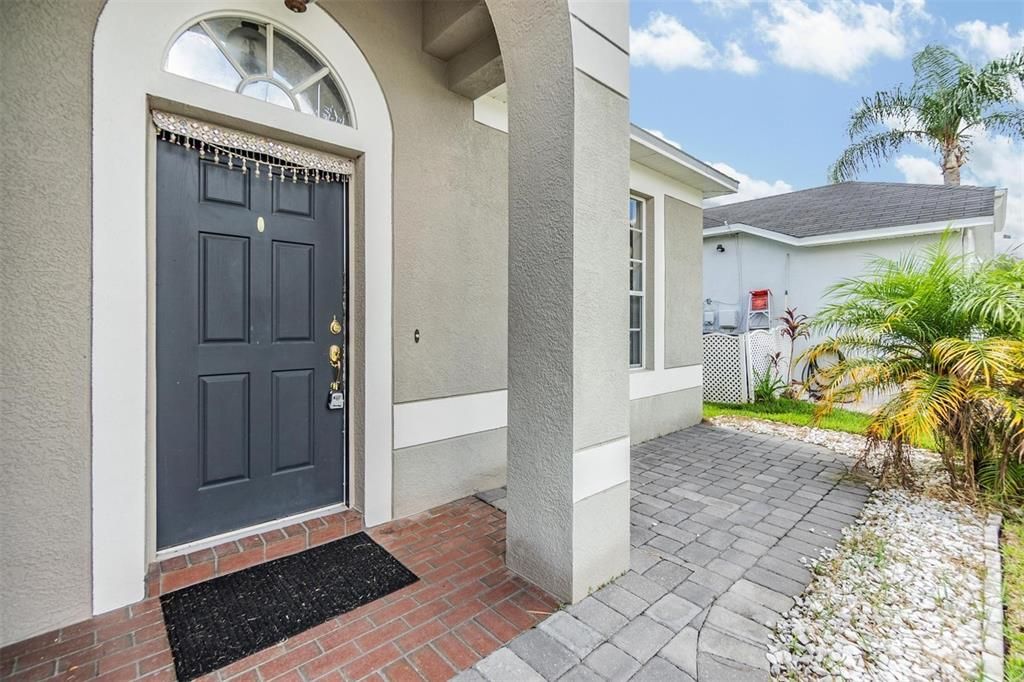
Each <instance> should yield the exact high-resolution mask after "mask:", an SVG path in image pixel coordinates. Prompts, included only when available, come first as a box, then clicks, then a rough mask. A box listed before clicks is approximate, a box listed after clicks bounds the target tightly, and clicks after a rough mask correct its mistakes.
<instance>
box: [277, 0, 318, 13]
mask: <svg viewBox="0 0 1024 682" xmlns="http://www.w3.org/2000/svg"><path fill="white" fill-rule="evenodd" d="M314 2H316V0H284V6H285V7H287V8H288V9H290V10H291V11H293V12H298V13H299V14H301V13H303V12H305V11H306V5H312V4H313V3H314Z"/></svg>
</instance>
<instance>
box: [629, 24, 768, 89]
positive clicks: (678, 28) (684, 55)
mask: <svg viewBox="0 0 1024 682" xmlns="http://www.w3.org/2000/svg"><path fill="white" fill-rule="evenodd" d="M629 58H630V61H631V62H632V63H633V64H635V65H637V66H654V67H657V68H658V69H661V70H662V71H665V72H668V71H675V70H676V69H685V68H690V69H703V70H708V69H725V70H728V71H734V72H735V73H739V74H742V75H749V74H753V73H756V72H757V69H758V64H757V60H755V59H754V58H752V57H750V56H749V55H747V54H746V53H745V52H744V51H743V48H742V47H741V46H740V44H739V43H738V42H730V43H729V44H728V45H727V46H726V52H725V54H724V55H723V54H722V53H721V52H719V50H718V48H716V47H715V46H714V45H713V44H712V43H711V42H709V41H707V40H704V39H703V38H701V37H700V36H698V35H697V34H696V33H694V32H693V31H691V30H690V29H688V28H687V27H685V26H683V25H682V24H681V23H679V20H678V19H676V18H675V17H673V16H670V15H668V14H665V13H664V12H652V13H651V15H650V16H649V17H648V18H647V24H646V25H645V26H642V27H641V28H633V27H632V26H631V27H630V29H629Z"/></svg>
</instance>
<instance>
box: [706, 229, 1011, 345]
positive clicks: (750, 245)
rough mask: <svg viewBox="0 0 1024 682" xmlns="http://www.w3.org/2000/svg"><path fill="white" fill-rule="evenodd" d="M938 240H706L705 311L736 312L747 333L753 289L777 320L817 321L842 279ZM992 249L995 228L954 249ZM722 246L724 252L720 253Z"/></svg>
mask: <svg viewBox="0 0 1024 682" xmlns="http://www.w3.org/2000/svg"><path fill="white" fill-rule="evenodd" d="M976 231H977V232H978V233H979V234H976ZM844 236H845V235H844ZM940 237H941V233H938V232H935V233H931V234H924V235H916V236H904V237H894V238H889V239H872V240H866V241H849V242H843V243H834V244H821V245H817V246H795V245H791V244H785V243H782V242H780V241H777V240H775V239H770V238H766V237H762V236H757V235H753V234H749V233H746V232H733V233H732V234H710V235H708V234H705V236H704V240H703V241H704V278H703V279H704V299H705V305H706V306H707V305H708V304H707V299H710V300H711V303H710V308H711V309H712V310H717V311H719V312H720V311H723V310H737V311H738V318H739V320H740V324H741V326H740V328H739V329H737V330H736V331H742V330H743V326H742V325H743V323H744V322H745V320H746V314H747V310H746V308H747V293H748V292H749V291H751V290H753V289H771V291H772V316H773V317H774V318H778V316H779V315H781V314H782V312H783V311H784V310H785V309H786V308H787V307H790V308H795V309H796V311H797V312H798V313H802V314H804V315H809V316H813V315H814V314H815V313H817V312H818V311H819V310H821V308H822V306H823V305H824V304H825V303H826V302H827V300H828V294H827V292H828V289H829V287H831V286H832V285H834V284H835V283H837V282H839V281H840V280H842V279H846V278H850V277H858V276H860V275H863V274H865V268H866V267H867V265H868V263H869V262H870V261H871V260H872V259H873V258H876V257H882V258H898V257H900V256H901V255H905V254H907V253H911V252H920V250H921V249H923V248H925V247H927V246H929V245H932V244H935V243H937V242H938V241H939V239H940ZM991 243H992V228H991V225H989V226H980V227H977V228H968V229H965V230H963V231H962V232H960V233H959V236H958V237H954V244H955V248H956V249H957V250H958V251H959V252H960V253H962V254H965V255H971V254H977V255H978V256H979V257H983V256H984V255H985V254H986V252H987V253H988V254H991V248H990V247H991ZM985 244H987V245H988V247H986V246H985ZM719 246H722V247H723V248H724V251H719V250H718V247H719ZM986 249H987V251H986ZM722 331H729V330H722ZM798 351H799V349H798Z"/></svg>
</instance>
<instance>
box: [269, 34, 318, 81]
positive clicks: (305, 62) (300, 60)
mask: <svg viewBox="0 0 1024 682" xmlns="http://www.w3.org/2000/svg"><path fill="white" fill-rule="evenodd" d="M322 68H323V64H321V63H320V60H319V59H317V58H316V57H314V56H313V55H311V54H310V53H309V51H308V50H306V48H304V47H302V46H301V45H299V44H298V43H296V42H295V41H294V40H292V39H291V38H289V37H288V36H286V35H282V34H281V32H280V31H278V30H277V28H276V27H275V30H274V78H276V79H277V80H279V81H281V84H282V85H284V86H285V87H286V88H288V89H289V90H291V89H293V88H294V87H295V86H296V85H299V84H300V83H302V82H303V81H305V80H306V79H307V78H309V77H310V76H312V75H313V74H315V73H316V72H317V71H319V70H320V69H322Z"/></svg>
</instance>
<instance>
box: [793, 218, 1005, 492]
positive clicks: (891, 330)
mask: <svg viewBox="0 0 1024 682" xmlns="http://www.w3.org/2000/svg"><path fill="white" fill-rule="evenodd" d="M948 242H949V234H948V233H947V235H946V236H945V237H944V238H943V239H942V240H941V241H940V242H939V243H938V244H937V245H933V246H932V247H930V248H928V249H926V250H925V251H923V252H919V253H917V254H911V255H907V256H904V257H902V258H900V259H896V260H892V259H877V260H875V261H873V263H872V265H871V266H870V268H869V270H868V273H867V274H866V275H865V276H862V277H858V278H854V279H849V280H845V281H843V282H840V283H839V284H837V285H835V286H834V287H833V288H832V290H831V296H832V300H831V302H830V303H829V304H828V305H826V307H825V308H823V309H822V311H821V313H820V314H819V315H818V316H817V317H816V319H815V323H814V324H815V326H816V328H818V329H819V330H821V331H822V332H824V333H826V334H831V337H830V338H827V339H826V340H824V341H822V342H820V343H817V344H815V345H814V346H813V347H811V348H810V349H808V350H807V351H805V353H804V356H803V358H804V359H806V360H808V361H809V362H811V363H815V364H816V365H817V367H818V369H817V370H816V374H815V376H814V379H815V380H816V381H817V382H818V383H819V384H820V385H822V386H823V387H824V390H823V391H822V395H821V403H820V405H819V416H824V415H825V414H827V413H828V412H829V411H830V410H831V409H832V407H833V406H835V405H836V404H839V403H844V402H849V401H854V400H860V399H861V398H862V397H863V396H864V395H865V394H874V395H878V396H881V397H883V398H884V399H885V402H884V403H883V404H882V406H881V407H879V408H878V409H877V410H876V411H875V412H874V413H873V414H872V417H871V422H870V424H869V427H868V430H867V436H868V438H869V442H871V443H872V444H874V445H878V444H882V445H883V446H884V450H885V457H884V458H883V470H882V476H883V479H888V480H889V481H890V482H892V481H895V482H897V483H900V484H903V485H908V484H910V482H911V480H910V476H911V471H910V467H909V460H908V458H907V454H906V448H905V446H906V445H909V444H913V443H920V442H925V441H934V442H936V443H937V444H938V445H939V449H940V451H941V454H942V457H943V462H944V464H945V466H946V470H947V472H948V473H949V476H950V483H951V484H952V485H953V486H954V487H956V488H960V489H962V490H964V491H966V492H967V493H968V494H973V492H974V490H975V486H976V483H977V479H976V471H977V470H978V469H979V468H980V465H982V464H984V463H992V462H994V463H995V469H996V472H997V476H996V477H995V480H996V483H997V484H998V485H1000V486H1002V482H1001V480H1000V479H999V476H1000V475H1001V476H1003V477H1004V478H1005V476H1006V475H1007V472H1008V471H1009V472H1010V473H1011V474H1014V472H1018V473H1016V474H1015V475H1017V476H1018V478H1019V477H1020V476H1021V473H1024V468H1022V467H1021V466H1020V465H1021V463H1022V461H1024V261H1017V260H1014V259H1011V258H1008V257H1004V258H995V259H992V260H989V261H987V262H986V263H983V264H981V265H979V266H977V267H975V268H971V267H967V263H965V262H964V260H963V258H961V257H958V256H954V255H951V254H950V253H949V251H948V250H947V245H948ZM835 358H838V359H835ZM1022 483H1024V480H1021V481H1017V482H1016V485H1017V486H1018V488H1019V487H1020V484H1022ZM1003 487H1004V488H1005V486H1003Z"/></svg>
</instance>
